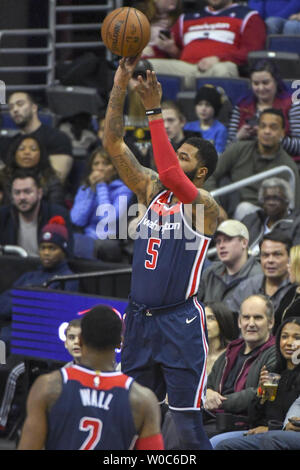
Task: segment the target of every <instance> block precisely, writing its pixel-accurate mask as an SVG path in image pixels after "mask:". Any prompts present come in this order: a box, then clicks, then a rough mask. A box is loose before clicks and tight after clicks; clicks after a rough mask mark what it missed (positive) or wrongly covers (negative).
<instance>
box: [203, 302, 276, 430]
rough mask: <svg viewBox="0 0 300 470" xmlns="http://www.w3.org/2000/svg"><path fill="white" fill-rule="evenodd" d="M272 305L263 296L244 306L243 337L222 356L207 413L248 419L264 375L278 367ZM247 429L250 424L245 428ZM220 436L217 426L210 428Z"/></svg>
mask: <svg viewBox="0 0 300 470" xmlns="http://www.w3.org/2000/svg"><path fill="white" fill-rule="evenodd" d="M273 325H274V312H273V306H272V303H271V302H270V301H269V300H268V299H267V298H266V297H264V296H262V295H252V296H250V297H248V298H247V299H245V300H244V302H243V303H242V305H241V309H240V313H239V317H238V326H239V328H240V332H241V337H240V338H238V339H236V340H234V341H231V342H230V343H229V344H228V346H227V348H226V351H225V352H224V353H222V354H221V356H219V358H218V359H217V360H216V362H215V363H214V365H213V368H212V370H211V372H210V374H209V376H208V379H207V394H206V401H205V409H206V410H209V411H213V412H214V413H217V414H218V413H219V412H225V413H232V414H234V415H241V416H244V420H245V423H247V410H248V406H249V403H250V402H251V400H252V399H253V398H254V397H255V395H256V390H257V387H258V384H259V378H260V372H261V369H262V367H263V366H264V365H265V366H266V367H267V368H268V370H271V368H272V367H273V366H274V365H275V362H276V351H275V346H274V344H275V338H274V336H272V328H273ZM245 425H246V424H245ZM206 431H207V432H208V433H209V434H211V433H212V432H213V433H214V434H215V432H216V422H214V423H210V424H207V425H206Z"/></svg>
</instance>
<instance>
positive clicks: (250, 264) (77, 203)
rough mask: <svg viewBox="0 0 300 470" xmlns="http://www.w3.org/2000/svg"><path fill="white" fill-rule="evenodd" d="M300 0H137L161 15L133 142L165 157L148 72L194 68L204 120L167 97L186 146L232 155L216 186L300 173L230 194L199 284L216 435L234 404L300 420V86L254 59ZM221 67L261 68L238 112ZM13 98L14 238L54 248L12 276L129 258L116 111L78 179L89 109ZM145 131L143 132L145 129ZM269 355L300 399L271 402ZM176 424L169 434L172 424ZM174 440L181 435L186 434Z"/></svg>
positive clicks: (242, 72) (2, 324) (35, 253)
mask: <svg viewBox="0 0 300 470" xmlns="http://www.w3.org/2000/svg"><path fill="white" fill-rule="evenodd" d="M134 3H136V2H134ZM298 3H299V2H296V1H291V2H285V1H275V2H274V1H272V2H271V1H270V2H269V1H251V0H249V1H248V2H239V3H234V2H232V1H231V0H207V1H206V2H205V5H203V7H201V8H200V7H199V8H200V9H199V11H195V12H188V13H186V12H185V10H184V2H182V1H181V0H170V1H168V0H153V1H152V0H151V1H147V2H142V3H141V2H139V3H136V4H135V5H134V6H137V8H139V9H141V10H142V11H144V13H145V14H146V15H147V16H148V18H149V20H150V22H151V39H150V42H149V44H148V45H147V46H146V48H145V50H144V51H143V54H142V60H141V61H140V62H139V64H138V69H137V73H136V75H135V76H134V77H133V78H132V80H131V82H130V87H129V89H128V98H127V99H128V103H127V105H126V109H127V112H126V116H125V119H126V122H127V126H126V136H125V138H126V142H127V143H128V145H129V147H130V148H131V150H132V151H133V152H134V153H135V154H136V155H137V157H138V159H139V161H140V162H141V163H142V164H144V165H145V166H148V167H149V168H152V169H155V163H154V160H153V156H152V148H151V145H150V139H149V134H147V129H145V126H147V124H145V119H144V112H143V110H142V111H141V106H140V103H139V102H138V101H137V97H136V95H135V93H134V81H135V80H136V79H137V75H145V72H146V69H148V68H151V69H153V70H154V71H156V72H157V74H158V75H159V74H168V75H181V76H182V77H183V79H184V87H185V89H186V90H192V91H193V92H194V109H195V115H196V116H197V119H196V120H194V121H188V120H187V118H186V116H185V115H184V112H183V111H182V110H181V108H180V106H179V104H178V103H177V101H176V100H165V101H163V103H162V115H163V119H164V121H165V127H166V131H167V134H168V137H169V139H170V142H171V143H172V145H173V147H174V148H175V149H177V148H178V147H179V146H180V145H181V143H182V142H183V141H184V139H185V138H186V137H189V136H190V135H193V134H196V135H200V136H202V137H203V138H204V139H207V140H210V141H211V142H213V143H214V145H215V147H216V149H217V152H218V155H219V158H218V164H217V168H216V171H215V172H214V174H213V175H211V176H210V178H209V179H208V181H207V183H206V185H205V189H207V190H209V191H214V190H218V189H219V188H221V187H223V186H224V185H226V184H230V183H235V182H239V181H240V180H241V179H243V178H246V177H249V176H255V175H257V174H259V173H261V172H264V171H267V170H271V169H276V168H277V167H279V166H281V165H284V166H286V167H288V168H289V169H290V171H291V173H292V175H293V183H294V184H293V185H291V184H289V183H288V182H287V178H288V176H287V173H286V172H282V173H280V174H278V175H276V176H275V177H270V178H265V179H264V180H263V181H256V182H251V183H249V184H247V185H246V186H244V187H242V188H241V189H238V190H235V191H234V192H233V193H230V195H229V196H228V195H224V196H219V197H218V198H217V199H218V202H219V204H220V207H221V210H222V218H223V219H224V220H223V221H222V222H221V223H220V225H219V226H218V228H217V230H216V233H215V236H214V237H213V240H212V247H214V248H215V249H214V250H212V252H211V255H209V259H208V260H207V262H206V263H205V264H204V267H203V272H202V279H201V282H200V289H199V293H198V298H199V300H200V301H201V302H203V304H204V305H205V306H206V320H207V327H208V340H209V346H210V348H211V349H210V356H209V357H208V359H209V362H208V374H209V375H208V390H207V402H206V404H205V410H206V412H207V416H206V418H207V419H206V429H207V432H208V433H209V435H210V436H215V435H218V434H220V429H221V427H220V426H219V422H220V417H222V415H224V412H225V414H230V415H231V417H232V416H236V415H238V416H239V418H240V420H241V416H242V423H243V425H244V426H245V429H246V430H249V428H251V426H263V427H264V429H263V430H262V431H261V432H266V431H268V429H269V428H268V421H269V420H270V419H274V416H275V418H276V419H277V421H280V423H281V425H279V429H286V430H288V431H293V432H295V431H296V429H297V428H296V427H295V428H294V429H292V428H291V427H290V426H287V423H286V421H284V420H285V416H286V413H287V412H288V409H289V407H290V406H291V405H293V402H294V401H295V400H296V399H297V396H298V395H299V393H300V389H299V386H298V385H299V384H298V382H299V380H298V378H297V374H299V371H298V368H297V367H289V366H290V365H291V361H290V357H287V355H286V352H285V351H284V346H283V345H282V344H283V340H282V335H283V334H284V332H285V329H284V327H285V326H286V325H287V326H289V328H290V329H294V330H295V332H296V333H293V334H294V336H295V337H296V336H297V335H298V336H299V337H300V332H299V331H298V330H299V320H294V317H300V307H299V298H300V292H299V285H300V274H299V273H300V251H299V247H300V212H299V210H300V179H299V166H298V165H297V157H298V156H299V155H300V104H299V103H297V102H293V100H292V93H293V90H292V89H289V88H288V87H287V85H286V84H285V83H284V78H285V77H281V76H280V74H279V72H278V70H277V68H276V66H275V64H274V62H272V61H271V60H267V59H266V60H259V61H257V62H256V63H255V64H254V65H253V66H252V68H251V69H250V70H249V69H248V62H247V57H248V53H249V52H251V51H257V50H263V49H264V46H265V41H266V37H267V34H279V33H280V34H300V7H299V10H298V7H297V5H298ZM282 4H284V6H285V8H283V6H282ZM287 4H290V5H287ZM224 25H225V26H224ZM199 77H207V83H206V84H205V85H204V86H202V87H201V88H199V89H198V90H197V89H196V79H197V78H199ZM210 77H221V78H228V77H247V78H249V93H248V94H247V95H245V96H241V97H240V99H239V100H238V102H237V103H236V104H235V105H233V106H232V113H231V116H230V119H229V120H228V122H226V123H224V122H220V120H219V119H218V115H219V113H220V111H221V107H222V102H223V101H222V96H221V95H222V92H221V91H220V90H219V89H218V87H215V86H213V85H212V84H211V83H210V80H209V79H210ZM7 103H8V112H9V114H10V117H11V119H12V120H13V122H14V124H15V126H16V129H17V130H16V133H15V134H14V135H13V136H10V137H3V136H1V137H0V159H1V169H0V244H1V245H2V246H5V245H16V246H19V247H21V248H23V249H24V250H25V251H26V252H27V254H28V255H29V257H36V258H40V261H41V266H40V267H39V268H38V269H37V270H36V271H34V272H27V273H25V274H24V275H22V276H21V277H20V278H19V279H17V280H16V281H15V282H14V284H13V285H12V286H11V287H16V286H41V285H42V283H43V281H45V280H47V279H49V278H50V277H51V276H53V275H54V274H66V273H71V271H70V268H69V266H68V259H73V258H79V259H82V258H83V259H89V260H90V259H92V260H94V261H95V263H96V262H97V260H101V261H110V262H111V261H112V262H114V263H116V267H118V266H119V264H120V263H124V262H125V263H128V259H129V260H130V258H128V252H127V250H124V240H121V238H122V237H123V238H125V239H127V238H128V237H129V234H131V232H130V231H128V230H127V227H128V224H129V222H130V221H131V217H130V216H129V213H128V211H129V207H130V204H133V203H134V202H135V198H134V196H133V194H132V192H131V191H130V190H129V188H128V187H127V186H126V185H125V184H124V183H123V182H122V181H121V180H120V179H119V178H118V174H117V172H116V170H115V168H114V167H113V165H112V163H111V162H110V158H109V155H107V154H106V152H105V151H104V149H103V147H102V137H103V122H104V114H102V115H101V116H98V117H96V119H93V120H92V121H91V122H93V126H90V125H89V128H88V131H87V132H86V134H84V136H85V138H86V140H85V143H84V147H85V157H84V167H83V168H82V170H81V172H80V175H79V179H76V181H75V180H72V175H73V172H72V167H73V166H74V165H75V163H76V162H75V157H74V150H76V146H77V145H79V144H78V142H81V141H80V138H81V134H80V133H79V134H80V135H79V137H78V136H77V140H76V139H75V140H74V135H75V134H76V135H77V133H76V132H75V131H76V129H75V128H76V125H78V122H79V121H76V119H75V118H74V119H73V120H69V121H67V122H61V123H60V125H59V126H55V125H52V126H50V125H47V124H45V123H43V122H41V120H40V117H39V108H38V105H37V103H36V101H35V99H34V98H33V97H32V96H31V95H30V94H29V93H27V92H25V91H23V90H20V91H17V92H13V93H12V94H11V95H10V96H9V97H8V101H7ZM104 112H105V110H104ZM89 122H90V121H89ZM74 129H75V131H74ZM135 130H137V131H138V132H141V131H143V132H144V134H143V138H140V135H139V133H138V132H135ZM74 132H75V134H74ZM76 135H75V137H76ZM84 136H83V137H84ZM147 136H148V137H147ZM83 137H82V138H83ZM147 139H148V140H147ZM132 215H134V214H132ZM121 226H122V234H123V235H122V237H121V236H120V235H121V234H120V227H121ZM124 226H125V227H126V230H125V232H126V233H125V237H124V230H123V227H124ZM49 234H50V235H49ZM50 245H54V246H52V247H51V246H50ZM125 245H126V243H125ZM51 250H52V251H51ZM56 287H57V286H54V287H53V288H56ZM65 289H66V290H69V291H73V292H77V291H78V284H77V283H76V282H69V283H67V285H66V286H65ZM0 297H1V308H0V328H1V334H0V338H1V339H3V340H4V341H6V343H7V345H8V349H7V351H8V352H9V342H10V328H11V309H12V305H11V298H10V291H9V290H6V291H5V292H2V293H1V294H0ZM253 312H255V315H256V316H255V315H254V313H253ZM283 322H284V323H283ZM249 325H250V326H249ZM291 325H292V326H291ZM252 328H253V331H251V329H252ZM294 330H293V331H294ZM275 335H276V336H275ZM291 336H293V335H292V334H291ZM275 338H276V340H275ZM292 342H293V341H292V340H291V345H290V349H292V348H294V346H293V345H292ZM276 354H277V356H276ZM278 357H279V358H280V360H281V362H280V361H279V362H278ZM276 358H277V362H276ZM263 366H265V367H266V368H267V369H268V370H271V369H272V370H273V369H274V370H276V371H280V373H281V374H282V378H286V380H285V382H284V384H283V379H282V385H281V389H280V390H281V392H280V393H279V398H280V400H282V396H283V394H284V393H288V394H289V395H288V396H289V399H288V401H287V402H286V403H285V406H284V407H281V408H280V413H279V412H277V411H276V406H275V408H272V407H270V406H269V407H266V406H265V407H261V406H260V404H259V403H258V398H257V389H258V387H259V385H261V384H262V383H263V381H262V377H261V376H260V374H261V369H262V367H263ZM3 370H4V369H3ZM12 370H17V371H18V374H22V373H24V369H23V367H22V363H18V362H16V361H15V359H14V358H10V357H8V362H7V368H6V370H5V374H6V376H7V377H9V374H10V373H11V372H12ZM288 370H293V373H288V372H287V371H288ZM7 377H6V378H5V380H7ZM2 388H3V387H2ZM3 389H4V388H3ZM0 391H1V389H0ZM1 393H2V394H4V392H3V390H2V392H1ZM297 394H298V395H297ZM2 398H3V396H0V428H1V426H2V432H4V435H5V423H6V421H7V416H8V414H7V410H6V415H5V416H6V418H5V420H6V421H5V420H3V419H2V418H1V412H2V408H1V400H2ZM275 404H276V403H275ZM280 406H281V405H280V404H278V407H280ZM253 410H254V411H253ZM270 410H271V411H270ZM274 410H275V411H274ZM249 413H252V414H251V418H253V420H252V421H251V420H249V419H248V418H249V416H250V415H249ZM296 417H297V416H296ZM298 418H300V414H299V415H298ZM1 419H2V420H1ZM1 423H2V424H1ZM230 423H231V424H230V426H227V427H226V426H225V428H222V429H226V431H235V430H237V428H236V427H235V425H234V424H233V423H234V421H233V420H232V419H231V421H230ZM261 423H263V424H261ZM251 429H252V428H251ZM251 429H250V430H251ZM299 429H300V428H299ZM0 431H1V429H0ZM165 432H166V434H167V435H168V436H169V430H168V429H166V430H165ZM239 432H240V431H239ZM257 432H259V431H257ZM257 432H250V431H249V432H248V435H249V436H251V435H253V434H256V433H257ZM223 438H224V436H222V439H223ZM224 439H225V438H224ZM278 439H279V440H280V435H279V437H278ZM246 441H247V436H243V438H241V437H239V440H237V441H236V443H235V441H234V440H233V441H232V443H231V444H230V442H229V441H228V442H226V441H224V442H223V441H222V442H223V444H221V440H220V441H219V440H218V441H217V440H216V441H215V444H214V445H215V446H216V447H217V448H220V449H221V448H223V449H225V448H247V447H243V446H244V445H245V446H246V445H247V444H243V442H246ZM170 442H171V444H170V446H171V447H172V445H173V443H172V438H171V441H170ZM219 442H220V444H219ZM276 442H277V441H276ZM249 445H250V444H249ZM255 445H257V444H256V441H255V439H254V440H253V446H254V447H253V448H255ZM270 445H271V444H270ZM272 445H273V444H272ZM274 445H275V444H274ZM276 445H277V444H276ZM234 446H236V447H234Z"/></svg>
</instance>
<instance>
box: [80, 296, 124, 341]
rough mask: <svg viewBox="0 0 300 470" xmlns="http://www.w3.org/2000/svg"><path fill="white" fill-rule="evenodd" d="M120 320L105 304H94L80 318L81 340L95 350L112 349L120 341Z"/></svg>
mask: <svg viewBox="0 0 300 470" xmlns="http://www.w3.org/2000/svg"><path fill="white" fill-rule="evenodd" d="M121 334H122V320H121V319H120V318H119V316H118V315H117V314H116V312H115V311H114V310H113V309H112V308H111V307H109V306H107V305H96V306H95V307H93V308H91V309H90V310H89V311H88V312H87V313H85V314H84V316H83V317H82V319H81V338H82V342H83V343H84V344H85V345H86V346H88V347H90V348H92V349H97V350H103V349H114V348H116V347H118V346H119V345H120V343H121Z"/></svg>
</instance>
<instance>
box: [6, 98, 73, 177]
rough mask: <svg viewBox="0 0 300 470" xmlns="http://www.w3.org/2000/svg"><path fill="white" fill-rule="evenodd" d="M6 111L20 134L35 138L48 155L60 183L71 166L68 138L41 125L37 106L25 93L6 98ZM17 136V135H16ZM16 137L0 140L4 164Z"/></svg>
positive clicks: (71, 159)
mask: <svg viewBox="0 0 300 470" xmlns="http://www.w3.org/2000/svg"><path fill="white" fill-rule="evenodd" d="M8 109H9V113H10V116H11V118H12V120H13V121H14V123H15V125H16V126H17V128H18V129H19V130H20V133H21V134H25V135H26V136H30V137H33V138H35V137H37V138H39V140H40V141H41V142H43V144H44V146H45V147H46V150H47V152H48V154H49V160H50V164H51V165H52V167H53V169H54V171H55V172H56V174H57V176H58V178H59V179H60V180H61V182H62V183H64V182H65V180H66V178H67V176H68V174H69V172H70V170H71V168H72V165H73V157H72V145H71V141H70V139H69V137H68V136H67V135H66V134H64V133H63V132H61V131H60V130H58V129H55V128H54V127H50V126H47V125H46V124H43V123H42V122H41V121H40V119H39V116H38V106H37V104H36V103H35V102H34V100H33V97H32V96H31V95H29V93H27V92H19V91H18V92H14V93H12V94H11V95H10V97H9V98H8ZM17 135H18V134H17ZM15 138H16V136H13V137H9V138H4V137H1V139H0V154H1V159H2V160H3V162H4V163H6V159H7V149H8V146H9V145H10V143H11V142H12V141H13V140H14V139H15Z"/></svg>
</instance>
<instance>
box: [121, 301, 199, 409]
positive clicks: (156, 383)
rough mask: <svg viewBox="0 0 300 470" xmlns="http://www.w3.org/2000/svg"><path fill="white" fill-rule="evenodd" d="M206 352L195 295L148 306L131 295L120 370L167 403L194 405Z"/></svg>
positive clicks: (179, 406) (179, 407)
mask: <svg viewBox="0 0 300 470" xmlns="http://www.w3.org/2000/svg"><path fill="white" fill-rule="evenodd" d="M207 353H208V341H207V329H206V321H205V313H204V307H203V306H202V305H201V304H200V303H199V301H198V300H197V299H196V297H193V298H190V299H188V300H187V301H186V302H184V303H182V304H180V305H177V306H172V307H167V308H160V309H148V308H147V307H146V306H144V305H140V304H136V303H135V302H133V301H131V302H130V303H129V305H128V308H127V312H126V318H125V335H124V342H123V348H122V353H121V365H122V371H123V372H124V373H125V374H127V375H129V376H131V377H133V378H134V379H135V380H136V381H137V382H138V383H140V384H141V385H144V386H146V387H149V388H150V389H151V390H153V392H154V393H155V394H156V396H157V398H158V400H159V402H160V403H162V402H163V401H164V400H165V398H166V394H167V396H168V403H169V407H170V409H173V410H199V408H200V407H201V404H202V403H203V402H204V396H205V393H206V381H207V376H206V361H207Z"/></svg>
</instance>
